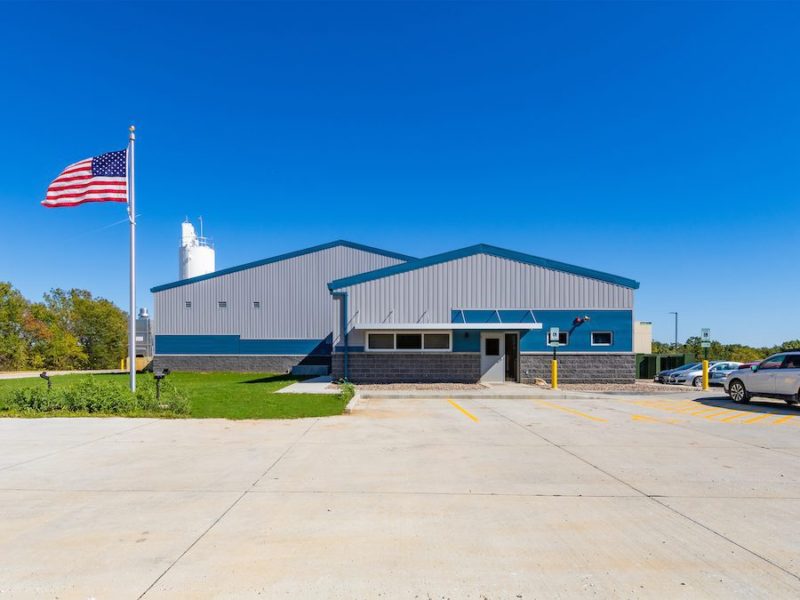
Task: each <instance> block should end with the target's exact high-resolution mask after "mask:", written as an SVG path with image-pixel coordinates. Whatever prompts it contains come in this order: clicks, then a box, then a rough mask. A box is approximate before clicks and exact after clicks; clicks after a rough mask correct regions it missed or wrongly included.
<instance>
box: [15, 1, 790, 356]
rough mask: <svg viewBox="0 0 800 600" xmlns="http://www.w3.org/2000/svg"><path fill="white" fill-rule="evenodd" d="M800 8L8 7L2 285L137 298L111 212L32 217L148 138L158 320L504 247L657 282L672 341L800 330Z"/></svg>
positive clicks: (144, 229) (642, 303)
mask: <svg viewBox="0 0 800 600" xmlns="http://www.w3.org/2000/svg"><path fill="white" fill-rule="evenodd" d="M798 31H800V5H798V4H786V3H758V4H756V3H754V4H733V3H713V4H688V3H672V4H653V3H635V4H624V3H613V4H599V3H591V4H541V3H537V4H525V3H517V2H515V3H498V2H494V3H485V4H484V3H465V4H460V3H455V2H447V3H442V4H435V3H422V4H416V3H411V2H398V3H384V2H381V3H353V4H347V3H345V4H339V3H334V2H325V3H322V4H313V3H306V2H298V3H286V4H240V5H237V4H232V3H226V4H224V5H215V4H198V5H195V4H187V3H181V4H174V5H163V4H154V3H144V4H115V3H96V4H90V5H75V4H65V3H56V4H47V5H40V4H3V5H2V7H0V48H2V52H0V76H1V77H2V87H1V88H0V89H1V90H2V93H0V131H1V132H2V135H1V136H0V140H1V142H0V165H2V167H0V173H1V175H0V211H2V212H0V240H2V246H0V279H3V280H10V281H11V282H12V283H13V284H14V285H16V286H18V287H19V288H20V289H21V290H22V292H23V293H24V294H25V295H26V296H28V297H30V298H39V297H40V296H41V294H42V293H43V292H45V291H46V290H48V289H49V288H51V287H66V288H68V287H81V288H88V289H90V290H92V291H93V292H94V293H96V294H99V295H101V296H105V297H107V298H110V299H112V300H114V301H115V302H117V303H119V304H120V305H121V306H123V307H127V299H126V298H127V281H128V275H127V261H128V254H127V243H128V241H127V228H126V226H125V225H116V226H114V227H110V228H107V229H102V230H100V231H97V230H98V229H99V228H101V227H104V226H106V225H109V224H111V223H114V222H116V221H119V220H121V219H124V217H125V207H124V205H120V204H93V205H86V206H82V207H78V208H71V209H60V210H54V209H44V208H42V207H40V206H39V201H40V200H41V199H42V197H43V194H44V191H45V189H46V188H47V185H48V183H49V182H50V180H51V179H52V178H53V177H55V176H56V175H57V174H58V172H59V171H60V170H61V169H62V168H63V167H64V166H65V165H66V164H68V163H70V162H74V161H76V160H79V159H81V158H85V157H88V156H91V155H94V154H99V153H102V152H106V151H110V150H116V149H120V148H123V147H124V146H125V144H126V135H127V126H128V125H129V124H130V123H131V122H133V123H135V124H136V125H137V128H138V133H139V137H138V142H137V175H138V176H137V189H138V194H137V199H138V208H139V211H138V212H139V213H140V215H141V217H140V219H139V223H140V226H139V248H140V252H139V270H138V271H139V286H138V294H139V298H140V304H141V305H147V306H151V303H152V299H151V296H150V294H149V291H148V289H149V287H151V286H152V285H156V284H160V283H165V282H168V281H172V280H174V279H176V276H177V242H178V234H179V223H180V222H181V221H182V220H183V218H184V217H185V216H187V215H188V216H189V217H192V218H196V217H197V216H198V215H202V216H203V217H204V220H205V223H206V233H207V234H208V235H210V236H212V237H213V238H214V240H215V243H216V246H217V266H218V267H226V266H231V265H235V264H239V263H242V262H246V261H250V260H255V259H259V258H263V257H266V256H271V255H273V254H276V253H280V252H284V251H289V250H294V249H297V248H301V247H304V246H309V245H314V244H317V243H322V242H326V241H330V240H332V239H336V238H345V239H351V240H354V241H358V242H362V243H365V244H371V245H376V246H380V247H385V248H388V249H391V250H396V251H399V252H404V253H408V254H413V255H419V256H423V255H426V254H431V253H436V252H440V251H446V250H450V249H453V248H457V247H461V246H466V245H470V244H474V243H477V242H486V243H491V244H496V245H498V246H503V247H508V248H512V249H515V250H520V251H524V252H530V253H532V254H537V255H540V256H545V257H549V258H554V259H558V260H562V261H566V262H572V263H575V264H578V265H582V266H587V267H592V268H596V269H600V270H604V271H609V272H611V273H616V274H619V275H623V276H627V277H631V278H634V279H638V280H639V281H641V284H642V285H641V289H640V291H639V292H638V296H637V300H636V317H637V318H638V319H642V320H649V321H653V322H654V325H655V335H656V338H657V339H662V340H670V339H671V338H672V317H671V316H670V315H669V314H668V311H672V310H677V311H680V314H681V337H682V338H685V337H686V336H688V335H692V334H696V333H698V332H699V329H700V328H701V327H703V326H707V327H711V328H712V333H713V335H714V337H715V338H717V339H720V340H721V341H723V342H734V341H741V342H745V343H752V344H772V343H778V342H780V341H783V340H785V339H791V338H800V316H799V315H798V310H797V305H798V298H799V297H800V278H798V272H800V264H799V263H798V250H797V248H798V234H799V233H800V194H799V186H798V183H799V181H800V180H799V177H798V176H799V175H800V79H799V78H798V73H800V36H799V35H798V34H797V32H798Z"/></svg>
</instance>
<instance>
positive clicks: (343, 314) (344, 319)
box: [331, 290, 350, 381]
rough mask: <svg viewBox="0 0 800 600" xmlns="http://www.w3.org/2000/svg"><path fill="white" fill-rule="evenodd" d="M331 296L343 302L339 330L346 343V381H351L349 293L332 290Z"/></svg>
mask: <svg viewBox="0 0 800 600" xmlns="http://www.w3.org/2000/svg"><path fill="white" fill-rule="evenodd" d="M331 296H333V297H338V298H340V299H341V301H342V306H341V317H340V318H341V322H340V324H339V329H340V330H341V332H342V338H343V341H344V380H345V381H348V380H349V374H350V372H349V368H348V367H349V365H348V363H349V354H350V346H349V344H348V339H347V292H335V291H333V290H331ZM335 349H336V348H335V345H334V350H335Z"/></svg>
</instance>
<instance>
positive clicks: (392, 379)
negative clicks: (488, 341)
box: [331, 352, 481, 383]
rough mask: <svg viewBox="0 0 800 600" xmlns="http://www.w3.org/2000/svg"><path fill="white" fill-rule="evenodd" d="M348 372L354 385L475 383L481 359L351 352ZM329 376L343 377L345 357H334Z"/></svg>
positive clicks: (464, 354)
mask: <svg viewBox="0 0 800 600" xmlns="http://www.w3.org/2000/svg"><path fill="white" fill-rule="evenodd" d="M348 371H349V373H348V375H349V377H348V378H349V380H350V381H352V382H353V383H439V382H452V383H475V382H476V381H478V380H479V379H480V378H481V357H480V354H476V353H470V352H447V353H444V352H443V353H434V352H430V353H420V352H391V353H389V352H386V353H381V352H353V353H351V354H350V355H349V357H348ZM331 375H332V376H333V378H334V379H340V378H342V377H344V354H342V353H336V354H334V355H333V357H332V361H331Z"/></svg>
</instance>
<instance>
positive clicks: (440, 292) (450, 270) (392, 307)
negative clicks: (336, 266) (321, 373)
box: [334, 254, 633, 345]
mask: <svg viewBox="0 0 800 600" xmlns="http://www.w3.org/2000/svg"><path fill="white" fill-rule="evenodd" d="M343 291H344V290H343ZM346 291H347V292H348V296H349V297H348V304H349V306H348V308H349V311H348V312H349V314H348V322H349V323H350V326H351V327H352V325H353V324H354V323H383V322H387V323H391V322H396V323H437V322H450V318H451V316H450V310H451V309H458V308H464V309H467V308H492V309H494V308H497V309H501V308H506V309H513V308H522V309H527V308H533V309H537V308H538V309H572V308H575V309H580V308H587V309H589V308H591V309H632V308H633V290H632V289H630V288H628V287H624V286H621V285H616V284H613V283H607V282H604V281H600V280H597V279H591V278H588V277H583V276H580V275H574V274H571V273H565V272H563V271H556V270H553V269H547V268H544V267H539V266H534V265H529V264H524V263H521V262H518V261H515V260H510V259H506V258H499V257H496V256H490V255H487V254H475V255H473V256H468V257H465V258H460V259H457V260H453V261H450V262H446V263H441V264H437V265H431V266H429V267H423V268H421V269H417V270H414V271H407V272H405V273H399V274H397V275H391V276H389V277H385V278H382V279H375V280H373V281H367V282H364V283H360V284H356V285H353V286H350V287H348V288H346ZM334 342H335V343H340V342H339V327H338V323H336V327H335V329H334ZM349 343H350V344H352V345H355V344H361V343H363V339H362V336H361V335H359V334H357V333H355V334H354V335H353V334H351V335H350V337H349Z"/></svg>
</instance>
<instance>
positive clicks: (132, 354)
mask: <svg viewBox="0 0 800 600" xmlns="http://www.w3.org/2000/svg"><path fill="white" fill-rule="evenodd" d="M135 132H136V127H134V126H133V125H131V126H130V137H129V138H128V139H129V142H128V159H129V162H128V165H129V169H130V170H129V171H128V220H129V221H130V223H131V281H130V284H131V290H130V291H131V307H130V313H129V314H128V370H129V371H130V380H131V391H132V392H135V391H136V176H135V171H134V167H135V159H134V158H135V157H134V144H135V142H136V133H135Z"/></svg>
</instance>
